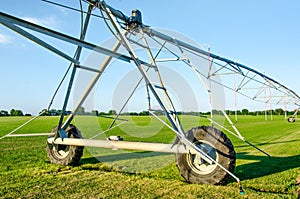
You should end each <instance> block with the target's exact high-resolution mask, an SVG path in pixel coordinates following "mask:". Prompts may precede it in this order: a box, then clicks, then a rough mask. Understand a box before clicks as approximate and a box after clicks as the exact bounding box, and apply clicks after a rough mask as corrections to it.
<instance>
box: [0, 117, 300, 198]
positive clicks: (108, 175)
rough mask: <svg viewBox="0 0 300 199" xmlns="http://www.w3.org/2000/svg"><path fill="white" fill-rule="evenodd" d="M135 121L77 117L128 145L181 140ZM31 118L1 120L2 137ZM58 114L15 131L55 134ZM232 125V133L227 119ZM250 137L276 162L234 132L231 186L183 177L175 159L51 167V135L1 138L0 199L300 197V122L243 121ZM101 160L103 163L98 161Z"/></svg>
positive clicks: (115, 155) (191, 120)
mask: <svg viewBox="0 0 300 199" xmlns="http://www.w3.org/2000/svg"><path fill="white" fill-rule="evenodd" d="M123 118H124V119H128V120H129V121H128V122H126V123H124V124H123V125H121V126H119V127H116V128H114V129H113V130H112V131H109V132H107V133H105V134H102V133H101V132H103V130H105V129H107V127H109V125H110V123H111V122H112V120H111V119H108V118H99V117H87V116H81V117H77V118H76V119H75V121H74V122H75V124H76V125H77V126H78V127H79V128H80V130H81V131H82V133H83V135H84V137H85V138H90V137H92V136H94V135H98V136H97V137H96V138H97V139H104V138H106V137H108V136H109V135H121V136H122V137H123V138H124V139H125V140H132V141H146V142H164V143H172V141H173V140H174V138H175V136H174V133H173V132H172V131H170V130H169V129H168V128H167V127H165V126H163V125H161V124H160V123H158V122H157V121H156V120H155V119H154V118H152V117H123ZM29 119H30V118H29V117H1V118H0V137H1V136H3V135H5V134H7V133H9V132H10V131H11V130H13V129H14V128H16V127H17V126H18V125H20V124H22V123H24V122H25V121H27V120H29ZM181 119H182V121H183V125H184V127H185V129H186V130H188V129H189V128H192V127H194V126H197V125H209V122H208V121H207V120H205V119H203V118H198V117H193V116H182V118H181ZM57 122H58V118H57V117H40V118H38V119H37V120H35V121H33V122H32V123H30V124H29V125H27V126H25V127H24V128H22V129H20V130H19V131H17V132H16V133H20V134H22V133H45V132H50V131H51V129H52V128H53V127H54V126H55V125H56V124H57ZM121 122H122V121H121V120H118V121H117V124H120V123H121ZM224 124H225V126H226V127H227V128H229V125H228V124H227V122H224ZM236 126H237V127H238V129H239V130H240V132H241V133H242V134H243V136H244V137H245V138H246V139H247V140H248V141H250V142H252V143H253V144H255V145H257V146H258V147H260V148H261V149H263V150H265V151H266V152H268V153H269V154H270V155H271V156H272V158H268V157H266V156H265V155H264V154H262V153H261V152H259V151H257V150H255V149H254V148H252V147H249V146H248V145H247V144H245V143H244V142H242V141H240V140H238V139H237V138H235V137H234V136H232V135H230V134H227V135H228V136H229V137H230V139H231V141H232V142H233V144H234V146H235V150H236V152H237V163H236V168H235V171H234V173H235V174H236V175H237V176H238V177H239V178H240V179H241V181H242V184H243V188H244V191H245V195H240V194H239V189H238V187H237V184H236V182H235V181H234V180H233V179H230V180H229V182H228V184H227V185H225V186H214V185H197V184H189V183H187V182H185V181H184V179H183V178H182V177H181V176H180V174H179V172H178V170H177V168H176V165H175V158H174V155H170V154H162V153H154V152H137V151H121V150H120V151H115V150H110V149H109V150H108V149H105V150H104V149H96V148H90V147H89V148H85V150H84V155H83V157H82V159H81V160H80V164H79V165H78V166H62V165H54V164H51V163H50V161H49V159H48V158H47V154H46V150H45V146H46V137H43V136H42V137H6V138H4V139H1V140H0V154H1V155H0V184H1V187H0V198H297V194H296V191H297V189H298V185H297V181H296V179H297V176H299V167H300V147H299V146H300V121H296V122H295V123H288V122H286V121H285V120H284V118H283V117H282V116H273V120H272V121H270V118H268V121H265V120H264V117H263V116H239V120H238V123H237V124H236ZM99 160H100V161H101V162H99Z"/></svg>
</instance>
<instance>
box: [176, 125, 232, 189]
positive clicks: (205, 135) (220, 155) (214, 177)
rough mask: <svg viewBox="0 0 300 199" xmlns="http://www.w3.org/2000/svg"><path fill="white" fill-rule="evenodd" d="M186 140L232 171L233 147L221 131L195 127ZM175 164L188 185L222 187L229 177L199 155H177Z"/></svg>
mask: <svg viewBox="0 0 300 199" xmlns="http://www.w3.org/2000/svg"><path fill="white" fill-rule="evenodd" d="M187 139H188V140H189V141H191V142H192V143H193V144H194V145H196V146H197V147H198V148H200V149H202V150H203V151H204V152H206V154H208V155H209V156H210V157H211V158H213V159H214V160H216V161H217V162H218V163H219V164H220V165H222V166H223V167H224V168H226V169H227V170H228V171H230V172H233V171H234V168H235V160H236V156H235V151H234V147H233V145H232V143H231V141H230V140H229V138H228V137H227V136H226V135H225V134H224V133H223V132H222V131H220V130H218V129H215V128H213V127H209V126H202V127H196V128H192V129H191V130H189V131H188V132H187ZM179 144H180V143H179ZM176 163H177V167H178V169H179V172H180V174H181V176H182V177H183V178H184V179H185V180H186V181H188V182H190V183H196V184H215V185H223V184H225V183H226V181H227V179H228V178H229V177H230V175H229V174H228V173H227V172H226V171H224V170H223V169H222V168H220V167H219V166H217V165H216V164H215V163H213V164H211V165H210V164H209V163H207V162H206V161H205V160H203V159H201V157H200V156H199V155H193V154H189V153H178V154H176Z"/></svg>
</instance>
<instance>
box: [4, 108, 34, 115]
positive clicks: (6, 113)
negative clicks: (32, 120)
mask: <svg viewBox="0 0 300 199" xmlns="http://www.w3.org/2000/svg"><path fill="white" fill-rule="evenodd" d="M1 116H31V114H29V113H26V114H23V111H21V110H16V109H11V110H10V111H9V112H8V111H6V110H1V111H0V117H1Z"/></svg>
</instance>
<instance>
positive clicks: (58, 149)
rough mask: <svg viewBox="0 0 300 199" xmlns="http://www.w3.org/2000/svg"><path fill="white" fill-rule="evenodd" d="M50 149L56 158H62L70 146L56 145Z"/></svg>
mask: <svg viewBox="0 0 300 199" xmlns="http://www.w3.org/2000/svg"><path fill="white" fill-rule="evenodd" d="M52 151H53V155H54V156H55V157H56V158H57V159H64V158H66V157H67V156H68V155H69V152H70V146H64V145H56V146H53V148H52Z"/></svg>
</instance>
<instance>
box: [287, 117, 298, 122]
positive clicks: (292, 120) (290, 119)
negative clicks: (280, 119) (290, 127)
mask: <svg viewBox="0 0 300 199" xmlns="http://www.w3.org/2000/svg"><path fill="white" fill-rule="evenodd" d="M287 121H288V122H289V123H294V122H295V121H296V119H295V117H289V118H288V119H287Z"/></svg>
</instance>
